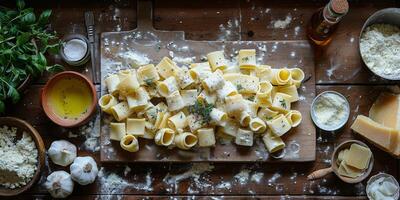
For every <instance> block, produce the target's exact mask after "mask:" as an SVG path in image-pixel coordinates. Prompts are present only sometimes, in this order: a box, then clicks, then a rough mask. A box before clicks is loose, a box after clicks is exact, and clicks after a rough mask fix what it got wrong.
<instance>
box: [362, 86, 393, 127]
mask: <svg viewBox="0 0 400 200" xmlns="http://www.w3.org/2000/svg"><path fill="white" fill-rule="evenodd" d="M369 117H370V118H371V119H372V120H374V121H376V122H378V123H380V124H382V125H383V126H386V127H389V128H393V129H397V130H400V96H399V95H396V94H391V93H386V92H385V93H382V94H381V95H379V97H378V99H376V101H375V103H374V104H373V105H372V107H371V109H370V110H369Z"/></svg>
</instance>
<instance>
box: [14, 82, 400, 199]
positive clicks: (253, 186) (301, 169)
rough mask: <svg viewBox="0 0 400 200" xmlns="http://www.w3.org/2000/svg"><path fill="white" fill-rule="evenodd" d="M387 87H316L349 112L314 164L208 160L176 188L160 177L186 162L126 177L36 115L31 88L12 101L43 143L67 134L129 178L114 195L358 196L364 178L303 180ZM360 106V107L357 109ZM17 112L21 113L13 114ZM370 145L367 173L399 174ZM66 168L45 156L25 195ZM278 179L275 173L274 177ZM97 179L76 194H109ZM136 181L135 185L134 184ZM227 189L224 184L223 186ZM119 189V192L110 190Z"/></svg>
mask: <svg viewBox="0 0 400 200" xmlns="http://www.w3.org/2000/svg"><path fill="white" fill-rule="evenodd" d="M32 87H33V88H32V89H31V90H29V91H38V90H40V87H42V86H32ZM385 89H387V88H386V87H385V86H373V87H370V86H317V92H318V93H320V92H322V91H325V90H335V91H338V92H341V93H342V94H344V95H345V96H346V97H347V98H348V99H349V101H350V103H351V111H352V113H351V117H350V120H349V122H348V124H347V125H346V127H345V129H344V130H343V131H342V132H340V133H338V134H336V135H334V136H328V135H327V133H321V132H319V133H318V136H317V137H318V140H317V150H316V153H317V160H316V162H312V163H303V164H296V163H286V164H277V163H269V164H262V163H257V164H243V163H230V164H229V167H228V168H227V167H226V166H227V164H217V163H214V164H212V165H213V166H214V169H213V170H212V171H211V172H209V173H205V174H202V175H199V177H200V178H199V180H200V182H198V183H196V182H195V180H196V179H193V178H191V179H189V180H182V181H181V182H180V183H178V186H177V188H176V189H174V188H175V187H174V184H167V183H165V182H164V181H163V180H164V178H165V176H166V175H167V174H168V173H170V174H172V175H174V174H175V175H181V174H182V173H184V172H185V171H187V170H188V169H189V168H190V164H168V163H167V164H157V165H155V164H138V163H135V164H129V165H128V166H130V168H131V169H132V171H131V172H129V173H128V174H127V176H124V169H125V165H112V164H111V165H107V164H101V163H100V162H99V153H98V152H96V153H91V152H90V151H85V150H84V148H83V147H82V144H83V143H84V141H85V140H86V138H85V136H80V137H78V138H69V137H68V132H69V131H72V132H75V133H76V132H79V131H78V129H64V128H61V127H58V126H56V125H54V124H52V123H51V122H49V120H48V119H47V118H38V119H35V116H36V115H37V114H38V111H37V108H36V107H35V106H33V105H30V104H28V103H27V102H24V101H25V99H37V98H38V92H29V93H27V94H25V97H24V101H23V102H21V103H20V104H17V106H15V107H16V108H18V109H19V110H16V111H14V112H13V113H12V115H13V116H15V115H17V114H18V113H19V112H24V113H31V115H25V118H24V119H25V120H27V121H28V122H30V123H33V124H34V126H35V128H37V129H38V131H39V132H40V133H41V135H42V137H43V138H44V142H45V145H46V147H47V148H48V147H49V146H50V143H51V142H52V141H54V140H56V139H67V140H70V141H72V142H73V143H74V144H76V145H77V146H79V147H81V148H80V150H79V153H78V154H79V155H91V156H94V157H95V158H96V160H97V161H98V163H99V166H102V167H104V169H105V171H106V172H114V173H117V174H119V175H120V176H121V177H123V180H125V181H127V182H128V183H130V184H131V185H128V186H127V187H126V188H124V189H122V190H121V191H119V193H118V194H122V193H124V194H135V195H150V194H163V195H191V194H192V193H193V191H196V193H197V192H198V193H199V194H202V195H207V194H214V195H224V194H226V193H229V194H232V195H234V194H243V195H271V194H274V195H283V194H287V195H339V194H340V195H346V196H347V195H350V196H351V195H360V194H364V193H363V192H362V190H363V187H365V186H366V181H364V182H363V184H362V185H361V184H358V185H351V184H343V183H342V182H341V181H340V180H339V179H338V178H337V177H335V176H334V175H333V174H332V175H329V176H327V177H325V178H324V179H322V180H318V181H313V182H309V181H307V180H306V175H307V174H309V173H311V172H312V171H313V170H316V169H320V168H323V167H327V166H329V159H330V156H331V153H332V152H333V148H334V147H335V146H336V145H338V144H339V143H340V142H342V141H345V140H347V139H353V138H356V139H360V140H363V139H362V138H359V137H357V136H356V135H355V134H354V133H352V132H351V131H350V129H349V126H350V124H351V122H352V120H353V119H354V116H355V114H358V113H362V114H366V113H367V112H368V109H369V107H370V105H371V104H372V102H373V101H374V100H375V98H376V97H377V96H378V95H379V93H380V92H381V91H383V90H385ZM357 107H358V108H357ZM17 116H20V115H17ZM366 143H367V144H368V145H369V146H370V147H371V149H372V151H373V153H374V156H375V166H374V169H373V172H372V173H371V175H373V174H376V173H378V172H386V173H389V174H392V175H394V176H397V177H398V172H397V170H398V167H399V165H398V163H397V161H396V160H395V159H394V158H393V157H391V156H389V155H388V154H387V153H384V152H382V151H381V150H379V149H377V148H375V147H373V146H372V145H370V144H369V143H368V142H366ZM59 169H65V170H68V169H66V168H62V167H58V166H55V165H54V164H52V163H51V161H50V160H49V164H48V168H46V169H44V170H43V174H42V180H41V181H40V182H39V183H38V184H36V185H35V186H34V188H33V189H32V190H30V191H28V193H29V194H44V193H46V191H45V189H44V188H43V185H42V183H43V181H44V178H45V177H46V176H47V174H48V173H49V172H50V171H54V170H59ZM243 169H249V170H250V171H249V172H250V176H252V175H253V174H256V173H262V174H263V177H262V178H261V179H260V182H259V183H257V182H254V181H244V183H243V184H240V183H239V182H238V181H237V180H236V179H235V178H234V176H235V175H237V174H238V173H240V172H241V171H242V170H243ZM148 173H150V177H151V187H152V188H153V190H152V191H146V190H143V189H140V187H138V185H137V184H143V183H145V180H146V176H147V174H148ZM274 176H275V177H278V178H273V177H274ZM224 182H229V183H230V184H231V186H230V187H222V188H220V187H217V186H218V185H221V184H222V183H224ZM102 184H104V183H103V182H102V181H101V180H97V181H96V183H94V184H91V185H89V186H84V187H83V186H76V188H75V192H74V194H81V195H84V194H108V193H112V191H111V190H106V189H104V187H107V186H103V188H102ZM135 184H136V185H135ZM208 184H209V185H212V186H213V187H206V186H204V185H208ZM224 188H225V189H224ZM114 194H117V193H114Z"/></svg>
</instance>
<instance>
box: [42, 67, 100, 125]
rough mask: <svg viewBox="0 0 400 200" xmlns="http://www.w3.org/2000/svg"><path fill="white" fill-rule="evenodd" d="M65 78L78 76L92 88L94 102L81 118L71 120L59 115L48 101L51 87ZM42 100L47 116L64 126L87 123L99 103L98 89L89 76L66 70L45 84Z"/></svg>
mask: <svg viewBox="0 0 400 200" xmlns="http://www.w3.org/2000/svg"><path fill="white" fill-rule="evenodd" d="M65 78H77V79H79V80H82V81H83V82H84V83H85V84H86V85H87V86H88V87H89V89H90V91H91V95H92V103H91V105H90V107H89V109H88V112H86V113H85V114H84V115H82V116H81V117H80V118H79V119H77V120H71V119H64V118H62V117H61V116H58V115H57V114H55V113H54V112H53V109H52V108H51V106H50V105H49V102H48V95H49V94H48V92H49V91H50V89H51V88H52V87H53V86H54V85H55V83H57V82H58V81H60V80H62V79H65ZM41 102H42V107H43V110H44V112H45V113H46V115H47V117H48V118H50V120H51V121H53V122H54V123H56V124H58V125H60V126H62V127H67V128H69V127H76V126H80V125H83V124H85V123H86V122H87V121H89V119H90V116H91V115H92V114H93V113H94V112H95V111H96V104H97V95H96V89H95V87H94V85H93V83H92V81H90V80H89V79H88V78H86V77H85V76H84V75H82V74H80V73H78V72H74V71H65V72H61V73H58V74H56V75H55V76H53V77H52V78H51V79H50V80H49V81H48V82H47V83H46V85H45V86H44V88H43V90H42V95H41Z"/></svg>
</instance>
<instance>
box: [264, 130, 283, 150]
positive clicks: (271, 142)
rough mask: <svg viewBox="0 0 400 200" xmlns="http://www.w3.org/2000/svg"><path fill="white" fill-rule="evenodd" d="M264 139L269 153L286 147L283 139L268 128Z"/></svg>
mask: <svg viewBox="0 0 400 200" xmlns="http://www.w3.org/2000/svg"><path fill="white" fill-rule="evenodd" d="M262 140H263V142H264V144H265V147H266V148H267V150H268V152H269V153H274V152H277V151H279V150H281V149H283V148H285V143H284V142H283V141H282V139H281V138H280V137H278V136H276V135H274V134H272V132H271V130H267V133H266V134H264V135H263V137H262Z"/></svg>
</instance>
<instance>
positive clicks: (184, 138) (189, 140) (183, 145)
mask: <svg viewBox="0 0 400 200" xmlns="http://www.w3.org/2000/svg"><path fill="white" fill-rule="evenodd" d="M197 141H198V139H197V136H196V135H193V134H192V133H189V132H184V133H181V134H178V135H177V136H175V144H176V146H177V147H178V148H180V149H184V150H187V149H190V148H192V147H194V146H195V145H196V144H197Z"/></svg>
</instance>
